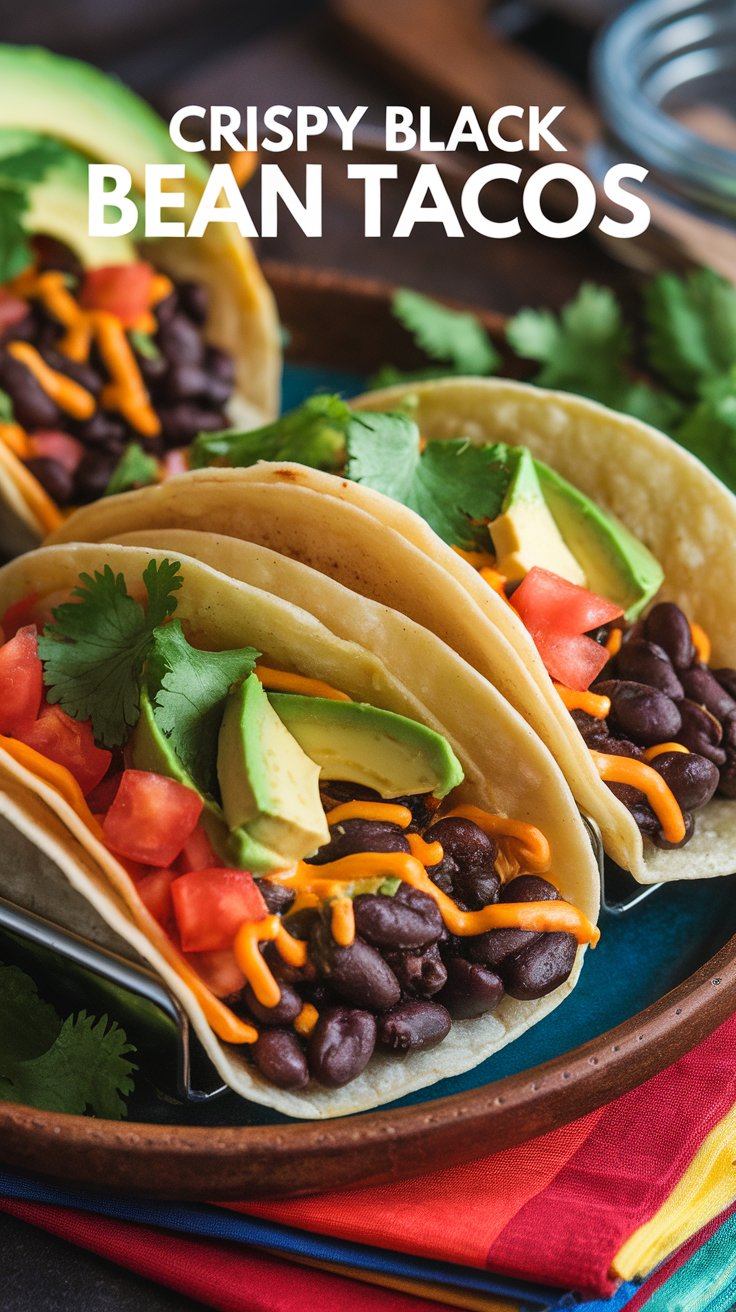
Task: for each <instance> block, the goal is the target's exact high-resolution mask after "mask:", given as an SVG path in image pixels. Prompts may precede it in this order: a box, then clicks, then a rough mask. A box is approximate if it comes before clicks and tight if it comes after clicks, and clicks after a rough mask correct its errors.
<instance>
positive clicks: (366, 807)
mask: <svg viewBox="0 0 736 1312" xmlns="http://www.w3.org/2000/svg"><path fill="white" fill-rule="evenodd" d="M342 820H379V821H380V820H383V821H384V822H385V823H386V824H389V825H399V826H400V827H401V828H402V829H406V827H407V825H410V824H411V811H410V810H409V808H408V806H397V805H395V804H394V803H393V802H343V803H341V805H340V806H333V808H332V810H331V811H328V812H327V823H328V825H339V824H340V823H341V821H342Z"/></svg>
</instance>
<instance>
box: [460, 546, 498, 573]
mask: <svg viewBox="0 0 736 1312" xmlns="http://www.w3.org/2000/svg"><path fill="white" fill-rule="evenodd" d="M452 550H453V551H454V552H455V553H456V554H457V555H458V556H461V557H462V559H463V560H466V561H467V563H468V564H469V565H472V566H473V569H493V567H494V565H495V564H496V557H495V556H494V555H492V554H491V552H490V551H465V549H464V548H463V547H453V548H452Z"/></svg>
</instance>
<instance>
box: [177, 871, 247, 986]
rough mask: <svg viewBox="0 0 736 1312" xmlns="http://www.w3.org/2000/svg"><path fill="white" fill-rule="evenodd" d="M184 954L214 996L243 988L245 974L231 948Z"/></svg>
mask: <svg viewBox="0 0 736 1312" xmlns="http://www.w3.org/2000/svg"><path fill="white" fill-rule="evenodd" d="M176 882H177V883H178V882H179V881H178V880H177V881H176ZM184 956H185V957H186V960H187V961H188V962H189V965H190V966H191V967H192V970H196V972H197V974H198V975H199V977H200V979H201V980H202V981H203V983H205V984H206V985H207V988H208V989H209V990H210V992H211V993H214V995H215V997H216V998H229V997H230V996H231V995H232V994H233V993H240V991H241V989H243V988H245V975H244V974H243V972H242V970H241V969H240V966H239V965H238V963H237V961H236V959H235V953H234V952H233V950H232V948H225V949H223V951H221V952H185V953H184Z"/></svg>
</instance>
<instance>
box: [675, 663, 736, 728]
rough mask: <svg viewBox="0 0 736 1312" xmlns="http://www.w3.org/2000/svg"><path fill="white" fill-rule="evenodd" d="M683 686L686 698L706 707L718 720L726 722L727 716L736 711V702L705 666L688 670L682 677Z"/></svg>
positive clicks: (697, 666)
mask: <svg viewBox="0 0 736 1312" xmlns="http://www.w3.org/2000/svg"><path fill="white" fill-rule="evenodd" d="M682 686H683V688H684V689H685V696H686V697H689V698H690V701H691V702H697V703H698V705H699V706H704V707H705V709H706V711H710V713H711V715H715V717H716V719H717V720H725V718H726V716H727V715H733V713H734V711H736V701H734V699H733V697H732V696H731V695H730V693H728V692H726V690H725V688H722V687H721V685H720V683H719V682H718V679H717V678H716V677H715V675H714V674H711V672H710V670H706V669H705V668H704V667H703V666H700V665H696V666H694V667H693V669H692V670H686V671H685V673H684V674H683V676H682Z"/></svg>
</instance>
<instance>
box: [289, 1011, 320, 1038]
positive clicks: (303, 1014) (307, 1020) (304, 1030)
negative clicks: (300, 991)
mask: <svg viewBox="0 0 736 1312" xmlns="http://www.w3.org/2000/svg"><path fill="white" fill-rule="evenodd" d="M318 1020H319V1012H318V1011H317V1008H316V1007H313V1006H312V1004H311V1002H305V1003H304V1006H303V1007H302V1009H301V1011H300V1012H299V1015H298V1016H297V1018H296V1020H295V1021H294V1029H295V1030H296V1032H297V1034H301V1035H302V1037H303V1038H305V1039H307V1038H309V1035H310V1034H311V1033H312V1030H313V1029H314V1027H315V1025H316V1024H317V1021H318Z"/></svg>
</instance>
